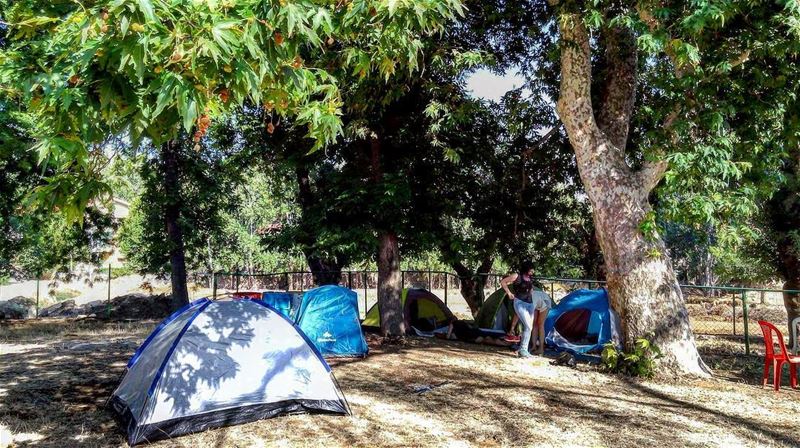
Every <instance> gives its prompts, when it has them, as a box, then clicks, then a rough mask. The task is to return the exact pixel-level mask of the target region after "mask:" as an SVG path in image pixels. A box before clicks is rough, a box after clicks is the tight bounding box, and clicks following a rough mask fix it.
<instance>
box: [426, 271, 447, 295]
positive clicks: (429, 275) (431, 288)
mask: <svg viewBox="0 0 800 448" xmlns="http://www.w3.org/2000/svg"><path fill="white" fill-rule="evenodd" d="M432 290H433V277H432V276H431V268H428V291H432ZM445 303H446V302H445Z"/></svg>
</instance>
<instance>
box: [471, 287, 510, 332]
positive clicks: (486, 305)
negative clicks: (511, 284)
mask: <svg viewBox="0 0 800 448" xmlns="http://www.w3.org/2000/svg"><path fill="white" fill-rule="evenodd" d="M513 317H514V304H513V303H511V300H508V298H507V297H506V292H505V291H504V290H503V288H500V289H498V290H497V291H495V292H493V293H492V294H491V295H489V297H487V298H486V300H484V301H483V306H481V309H480V311H478V315H477V316H475V323H476V324H477V325H478V327H479V328H486V329H490V330H501V331H508V329H509V328H510V327H511V319H512V318H513Z"/></svg>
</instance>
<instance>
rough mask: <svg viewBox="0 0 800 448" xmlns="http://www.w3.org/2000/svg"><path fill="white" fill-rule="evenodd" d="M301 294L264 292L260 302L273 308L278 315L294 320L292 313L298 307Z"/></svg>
mask: <svg viewBox="0 0 800 448" xmlns="http://www.w3.org/2000/svg"><path fill="white" fill-rule="evenodd" d="M301 299H302V294H301V293H299V292H282V291H266V292H264V293H262V294H261V300H263V301H264V303H266V304H267V305H269V306H271V307H273V308H275V309H276V310H277V311H278V312H279V313H281V314H283V315H284V316H286V317H288V318H289V319H292V320H294V313H295V312H296V311H297V309H298V308H299V307H300V301H301Z"/></svg>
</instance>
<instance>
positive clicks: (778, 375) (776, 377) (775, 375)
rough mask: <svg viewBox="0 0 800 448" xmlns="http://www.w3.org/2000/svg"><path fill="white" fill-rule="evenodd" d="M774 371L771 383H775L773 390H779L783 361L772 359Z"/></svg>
mask: <svg viewBox="0 0 800 448" xmlns="http://www.w3.org/2000/svg"><path fill="white" fill-rule="evenodd" d="M772 366H773V368H774V369H775V371H774V372H773V374H772V383H773V384H774V385H775V392H778V391H779V390H781V371H782V370H783V363H782V362H779V361H774V362H773V364H772Z"/></svg>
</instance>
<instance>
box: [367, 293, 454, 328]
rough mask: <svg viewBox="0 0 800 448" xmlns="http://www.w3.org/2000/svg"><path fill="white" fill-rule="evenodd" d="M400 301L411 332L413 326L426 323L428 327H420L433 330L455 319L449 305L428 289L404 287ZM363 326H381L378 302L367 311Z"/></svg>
mask: <svg viewBox="0 0 800 448" xmlns="http://www.w3.org/2000/svg"><path fill="white" fill-rule="evenodd" d="M400 302H401V303H402V304H403V319H404V320H405V323H406V328H407V329H408V331H409V332H413V331H414V330H412V329H411V327H412V326H414V327H417V328H419V327H420V326H423V325H425V326H426V327H427V328H419V329H421V330H423V331H431V330H433V329H434V328H441V327H444V326H447V325H449V324H450V322H452V321H453V320H455V316H454V315H453V313H452V312H451V311H450V309H448V308H447V305H445V304H444V302H442V301H441V299H439V298H438V297H436V295H435V294H433V293H432V292H430V291H428V290H426V289H408V288H407V289H404V290H403V292H402V294H401V295H400ZM361 326H362V327H365V328H371V329H376V328H380V327H381V314H380V312H379V311H378V304H377V303H376V304H375V305H372V308H370V309H369V311H367V315H366V317H365V318H364V320H363V321H362V322H361Z"/></svg>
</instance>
